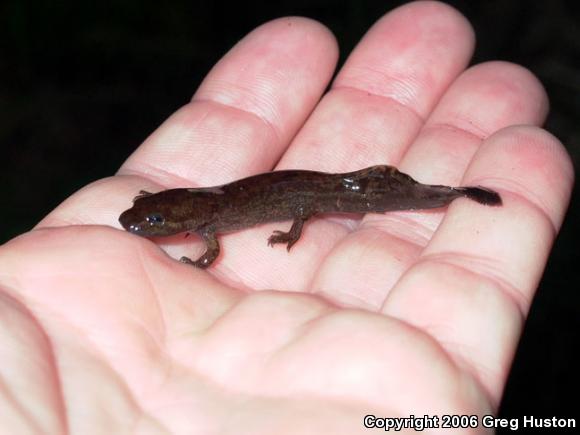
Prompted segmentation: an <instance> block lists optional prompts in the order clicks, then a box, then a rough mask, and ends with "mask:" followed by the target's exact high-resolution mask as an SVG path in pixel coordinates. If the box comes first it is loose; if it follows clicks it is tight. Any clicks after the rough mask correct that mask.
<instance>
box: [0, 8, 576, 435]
mask: <svg viewBox="0 0 580 435" xmlns="http://www.w3.org/2000/svg"><path fill="white" fill-rule="evenodd" d="M473 47H474V35H473V32H472V30H471V28H470V26H469V24H468V23H467V22H466V21H465V19H464V18H463V17H462V16H460V15H459V14H458V13H457V12H456V11H454V10H453V9H451V8H450V7H448V6H445V5H442V4H438V3H414V4H408V5H405V6H403V7H401V8H399V9H396V10H394V11H392V12H391V13H389V14H387V15H386V16H384V17H383V18H382V19H380V20H379V21H378V22H377V23H376V24H375V25H374V26H373V27H372V28H371V29H370V31H369V32H368V33H367V34H366V35H364V36H363V38H362V39H361V42H360V44H359V45H358V46H357V47H356V48H355V50H354V51H353V52H352V53H351V54H350V57H349V58H348V60H347V62H346V63H345V65H344V66H343V68H342V69H341V70H340V71H339V73H338V76H337V77H336V78H335V80H334V81H333V82H332V85H331V88H330V90H329V92H328V93H327V94H326V95H324V96H323V92H324V90H325V88H326V86H327V84H328V83H329V82H330V80H331V78H332V74H333V71H334V68H335V66H336V60H337V53H338V51H337V50H338V48H337V46H336V42H335V40H334V38H333V36H332V35H331V34H330V33H329V31H328V30H327V29H326V28H324V27H323V26H322V25H321V24H319V23H316V22H313V21H310V20H306V19H302V18H286V19H280V20H275V21H272V22H269V23H267V24H265V25H263V26H261V27H259V28H258V29H256V30H254V31H253V32H251V33H250V34H249V35H248V36H246V37H245V38H244V39H243V40H242V41H241V42H240V43H239V44H237V45H236V46H235V47H234V48H233V49H232V50H231V51H230V52H229V53H227V54H226V55H225V56H224V57H223V59H222V60H221V61H220V62H219V63H218V64H217V65H216V66H215V68H213V69H212V70H211V71H210V72H209V74H208V76H207V77H206V79H205V80H204V81H203V83H202V84H201V85H200V87H199V88H198V90H197V91H196V93H195V95H194V97H193V99H192V101H191V103H189V104H187V105H186V106H185V107H183V108H181V109H180V110H179V111H178V112H177V113H175V114H174V115H173V116H171V117H170V118H169V119H168V120H167V121H166V122H165V123H164V124H163V125H162V126H161V127H160V128H159V129H158V130H157V131H155V132H154V133H153V134H152V135H151V136H150V137H149V138H148V139H147V140H146V141H145V142H144V143H143V145H141V146H140V147H139V148H138V149H137V150H136V151H135V152H134V153H133V155H132V156H131V157H130V158H129V159H128V160H127V161H126V162H125V163H124V164H123V165H122V166H121V168H120V169H119V172H118V174H117V175H116V176H114V177H110V178H107V179H103V180H100V181H97V182H95V183H93V184H91V185H89V186H87V187H85V188H84V189H82V190H81V191H79V192H77V193H76V194H74V195H73V196H71V197H70V198H68V199H67V200H66V201H65V202H64V203H63V204H61V205H60V206H59V207H58V208H56V209H55V210H54V211H53V212H52V213H51V214H50V215H48V216H47V217H46V218H45V219H44V220H42V221H41V222H40V223H39V224H38V225H37V227H36V228H35V229H33V230H32V231H31V232H29V233H27V234H24V235H22V236H21V237H18V238H16V239H14V240H12V241H10V242H8V243H6V244H5V245H3V246H2V247H1V248H0V290H1V292H0V310H1V313H0V323H1V325H0V349H2V350H1V355H2V356H1V360H2V364H0V374H1V378H0V379H1V383H0V385H1V388H0V395H1V398H0V400H1V402H0V421H2V425H3V430H6V431H7V432H10V433H33V432H34V433H37V432H41V433H63V432H67V431H70V432H71V433H83V434H86V433H103V430H104V428H105V429H107V431H108V432H110V433H147V434H151V433H200V434H227V433H236V434H245V433H248V434H272V433H276V434H286V433H288V434H290V433H291V434H302V433H323V432H322V431H325V433H333V434H343V433H344V434H356V433H368V431H367V429H365V428H364V426H363V417H364V416H365V415H367V414H374V415H377V416H382V417H393V416H403V417H404V416H409V415H411V414H414V415H423V414H430V415H442V414H477V415H483V414H493V413H495V412H496V411H497V408H498V405H499V403H500V399H501V395H502V392H503V388H504V385H505V381H506V377H507V375H508V373H509V369H510V364H511V362H512V359H513V355H514V350H515V347H516V345H517V342H518V338H519V336H520V333H521V330H522V326H523V322H524V320H525V317H526V315H527V312H528V309H529V306H530V303H531V300H532V297H533V295H534V292H535V290H536V288H537V285H538V282H539V279H540V277H541V274H542V271H543V268H544V266H545V263H546V260H547V257H548V254H549V250H550V248H551V245H552V242H553V240H554V238H555V236H556V235H557V232H558V230H559V228H560V225H561V223H562V220H563V217H564V214H565V211H566V207H567V204H568V200H569V196H570V190H571V185H572V182H573V170H572V166H571V164H570V160H569V157H568V155H567V154H566V152H565V151H564V148H563V147H562V145H561V144H560V143H559V142H558V141H557V139H555V138H554V137H553V136H551V135H550V134H549V133H547V132H546V131H544V130H542V129H541V128H540V125H541V124H542V122H543V121H544V119H545V116H546V113H547V110H548V102H547V98H546V95H545V92H544V90H543V89H542V87H541V85H540V83H539V82H538V81H537V79H535V78H534V77H533V76H532V74H530V73H529V72H528V71H526V70H525V69H524V68H522V67H519V66H516V65H513V64H509V63H500V62H490V63H486V64H481V65H477V66H474V67H471V68H467V64H468V62H469V59H470V56H471V54H472V51H473ZM321 97H322V98H321ZM144 110H146V108H144ZM379 163H382V164H390V165H395V166H397V167H399V168H400V169H401V170H402V171H403V172H406V173H408V174H410V175H412V176H413V177H414V178H416V179H418V180H419V181H421V182H424V183H433V184H447V185H478V184H481V185H485V186H487V187H489V188H492V189H494V190H497V191H498V192H499V193H500V194H501V196H502V199H503V206H502V207H485V206H481V205H478V204H475V203H473V202H471V201H468V200H463V199H459V200H456V201H455V202H454V203H453V204H452V205H451V206H450V207H449V208H448V209H447V210H436V211H431V212H401V213H389V214H384V215H367V216H365V217H363V218H362V219H353V218H352V217H351V218H347V219H345V218H341V217H337V216H330V217H321V218H318V219H315V220H314V221H312V222H309V223H308V224H307V225H306V227H305V230H304V233H303V235H302V238H301V240H300V241H299V242H298V243H297V244H296V245H295V246H294V247H293V249H292V250H291V252H290V253H288V252H287V251H286V249H284V247H281V246H277V247H274V248H272V247H269V246H268V245H267V238H268V236H269V235H270V234H271V233H272V231H273V230H275V229H281V230H287V229H288V228H289V226H290V223H289V222H288V223H278V224H268V225H263V226H260V227H256V228H253V229H249V230H245V231H240V232H237V233H232V234H227V235H224V236H222V237H221V238H220V240H221V243H222V252H221V254H220V257H219V258H218V260H217V261H216V263H215V264H214V265H213V266H212V267H211V268H210V269H208V270H206V271H202V270H197V269H195V268H193V267H191V266H189V265H185V264H181V263H179V262H178V261H176V260H175V258H179V257H180V256H181V255H187V256H189V257H192V258H195V257H196V256H197V255H198V254H200V253H201V250H202V249H203V248H202V244H201V243H200V242H199V240H197V239H196V238H195V237H193V236H192V237H189V238H187V239H185V238H184V237H183V235H181V236H178V237H173V238H171V239H168V240H161V239H160V240H157V241H156V242H158V244H156V243H154V242H153V241H150V240H147V239H144V238H139V237H137V236H134V235H132V234H128V233H126V232H124V231H122V230H121V229H120V225H119V224H118V222H117V218H118V215H119V214H120V213H121V212H122V211H123V210H125V209H126V208H128V207H129V206H130V205H131V198H132V197H133V196H135V195H137V193H138V192H139V190H147V191H150V192H156V191H159V190H162V189H166V188H173V187H184V186H210V185H216V184H220V183H224V182H228V181H231V180H234V179H237V178H241V177H243V176H247V175H250V174H254V173H259V172H264V171H268V170H272V169H273V168H275V169H288V168H306V169H316V170H321V171H329V172H340V171H347V170H355V169H360V168H363V167H367V166H370V165H373V164H379ZM160 246H161V248H163V249H164V250H165V252H164V251H163V250H162V249H161V248H160ZM267 289H270V290H267ZM478 430H482V429H481V428H480V429H478ZM27 431H28V432H27ZM453 432H454V433H458V432H457V431H453Z"/></svg>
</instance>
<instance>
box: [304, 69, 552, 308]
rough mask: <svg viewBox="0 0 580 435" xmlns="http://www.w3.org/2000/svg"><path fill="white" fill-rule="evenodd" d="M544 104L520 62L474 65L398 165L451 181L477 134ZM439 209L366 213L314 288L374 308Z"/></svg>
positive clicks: (537, 114) (539, 116) (534, 113)
mask: <svg viewBox="0 0 580 435" xmlns="http://www.w3.org/2000/svg"><path fill="white" fill-rule="evenodd" d="M547 107H548V101H547V97H546V94H545V92H544V89H543V87H542V85H541V84H540V82H539V81H538V80H537V79H536V78H535V77H534V76H533V75H532V74H530V72H529V71H527V70H525V69H524V68H521V67H519V66H517V65H512V64H509V63H505V62H493V63H487V64H482V65H478V66H475V67H473V68H471V69H469V70H467V71H466V72H464V73H463V74H462V75H461V76H460V77H459V78H458V79H457V80H456V81H455V82H454V83H453V85H452V86H451V87H450V88H449V89H448V91H447V92H446V93H445V94H444V96H443V97H442V99H441V101H440V103H439V104H438V105H437V107H436V108H435V110H434V111H433V113H432V115H431V116H430V117H429V118H428V120H427V122H426V124H425V126H424V127H423V129H422V130H421V132H420V134H419V135H418V137H417V139H416V140H415V141H414V142H413V144H412V145H411V146H410V147H409V149H408V151H407V153H406V154H405V156H404V158H403V159H402V161H401V163H400V165H399V169H401V170H402V171H403V172H405V173H408V174H410V175H412V176H414V177H415V178H416V179H417V180H418V181H420V182H423V183H427V184H447V185H458V184H460V183H461V179H462V177H463V174H464V172H465V169H466V168H467V166H468V164H469V162H470V161H471V159H472V157H473V155H474V154H475V152H476V151H477V149H478V147H479V146H480V144H481V142H482V140H483V139H484V138H486V137H488V136H489V135H490V134H492V133H493V132H494V131H497V130H499V129H501V128H504V127H506V126H509V125H514V124H539V123H541V122H542V121H543V119H544V118H545V116H546V112H547ZM482 176H483V174H482ZM474 182H475V183H476V184H481V181H480V180H474ZM461 184H464V185H465V182H464V183H461ZM443 215H444V211H443V210H438V211H436V210H433V211H418V212H393V213H385V214H370V215H367V216H365V218H364V219H363V222H362V224H361V226H360V227H359V229H358V231H356V232H355V233H352V234H350V235H349V236H348V237H347V238H345V239H344V240H342V242H341V244H340V245H339V246H337V247H336V249H335V250H334V251H333V252H332V254H331V255H329V257H328V258H327V260H326V262H325V264H324V265H323V267H321V270H320V273H319V275H318V276H317V279H316V281H315V282H314V285H315V287H314V290H315V291H316V292H321V293H324V294H325V295H327V296H330V297H332V298H334V299H335V300H339V301H340V302H341V303H343V304H348V305H351V304H354V305H356V306H359V307H364V308H369V309H378V308H379V307H380V306H381V305H382V304H383V302H384V300H385V298H386V297H387V295H388V292H389V290H390V289H391V288H392V287H393V286H394V285H395V284H396V282H397V280H398V279H399V277H400V276H401V275H402V274H403V273H404V272H405V271H406V270H407V269H408V268H409V267H410V266H411V265H412V264H413V263H414V262H415V261H416V259H417V258H418V256H419V255H420V253H421V250H422V249H423V247H424V246H425V244H426V243H427V242H428V240H429V239H430V238H431V235H432V234H433V232H434V231H435V229H436V228H437V226H438V225H439V222H440V221H441V218H442V217H443ZM350 258H356V259H357V261H356V262H353V261H351V260H349V259H350ZM369 277H372V278H370V279H369ZM345 280H349V281H348V282H352V283H353V285H352V286H345V285H344V283H345Z"/></svg>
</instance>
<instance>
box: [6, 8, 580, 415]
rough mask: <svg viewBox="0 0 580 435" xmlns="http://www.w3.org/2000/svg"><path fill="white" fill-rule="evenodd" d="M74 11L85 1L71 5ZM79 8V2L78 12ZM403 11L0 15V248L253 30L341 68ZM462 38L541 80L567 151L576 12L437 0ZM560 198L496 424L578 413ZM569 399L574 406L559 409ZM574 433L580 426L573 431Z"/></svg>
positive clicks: (575, 322) (574, 316) (146, 128)
mask: <svg viewBox="0 0 580 435" xmlns="http://www.w3.org/2000/svg"><path fill="white" fill-rule="evenodd" d="M78 3H84V4H82V6H79V5H78ZM89 3H92V5H90V4H89ZM402 3H405V2H402V1H382V2H370V1H369V2H364V1H360V0H358V1H356V0H351V1H347V0H345V1H331V0H308V1H306V0H295V1H278V2H276V3H275V4H269V5H268V4H267V3H266V2H263V3H262V2H257V1H245V2H239V3H236V5H235V6H233V8H232V7H231V6H230V5H229V4H227V3H225V2H199V1H173V2H169V3H167V4H170V5H171V7H167V6H165V7H164V6H162V5H163V2H156V1H138V0H133V1H130V0H123V1H119V2H116V3H115V4H114V5H109V6H107V5H106V4H103V3H98V4H97V2H94V3H93V2H76V1H72V0H68V1H60V2H53V1H22V0H21V1H18V0H11V1H10V0H9V1H3V2H2V3H0V44H1V45H0V48H1V50H2V53H1V57H0V113H1V115H2V116H1V118H0V144H1V147H2V148H1V149H2V155H1V157H0V180H1V183H0V194H1V198H2V202H1V204H2V205H1V210H2V214H1V216H2V219H3V220H2V225H0V242H5V241H6V240H8V239H10V238H11V237H13V236H15V235H17V234H19V233H21V232H24V231H27V230H28V229H30V228H31V227H32V226H33V225H34V224H35V223H36V222H37V221H38V220H39V219H41V218H42V217H43V216H44V215H45V214H47V213H48V212H49V211H50V210H51V209H53V208H54V207H55V206H57V205H58V204H59V203H60V202H61V201H62V200H63V199H65V198H66V197H67V196H69V195H70V194H71V193H73V192H74V191H75V190H77V189H78V188H80V187H82V186H84V185H85V184H87V183H89V182H91V181H93V180H95V179H98V178H101V177H105V176H108V175H111V174H113V173H114V172H115V171H116V169H117V168H118V166H119V165H120V164H121V163H122V162H123V161H124V159H125V158H126V157H127V156H128V155H129V153H130V152H131V151H132V150H133V149H134V148H135V147H137V146H138V145H139V144H140V143H141V142H142V141H143V139H145V137H146V136H147V135H148V134H149V133H150V132H151V131H153V130H154V129H155V128H156V127H157V126H158V125H159V124H160V123H161V122H163V120H164V119H165V118H167V117H168V116H169V115H170V114H171V113H172V112H173V111H175V110H176V109H177V108H179V107H180V106H181V105H183V104H185V103H186V102H187V101H188V100H189V98H190V97H191V95H192V94H193V93H194V91H195V89H196V87H197V86H198V84H199V83H200V81H201V79H202V78H203V77H204V75H205V74H206V73H207V71H208V70H209V68H211V66H212V65H213V64H214V63H215V62H216V61H217V60H218V59H219V58H220V57H221V56H222V55H223V54H224V53H225V52H226V51H227V50H228V49H229V48H230V47H231V46H232V45H233V44H235V43H236V42H237V41H238V40H239V39H241V38H242V37H243V36H244V35H245V34H246V33H247V32H249V31H250V30H252V29H253V28H254V27H256V26H258V25H259V24H262V23H263V22H265V21H268V20H270V19H272V18H276V17H280V16H284V15H303V16H307V17H311V18H314V19H317V20H319V21H321V22H322V23H324V24H325V25H326V26H328V27H329V28H330V29H331V30H332V32H333V33H334V34H335V35H336V37H337V39H338V41H339V44H340V47H341V63H342V62H343V61H344V59H345V56H346V54H347V53H349V52H350V51H351V49H352V48H353V47H354V45H355V44H356V42H357V41H358V40H359V39H360V37H361V36H362V35H363V34H364V32H365V31H366V30H367V29H368V28H369V26H371V25H372V24H373V22H375V21H376V20H377V19H378V18H380V17H381V16H382V15H383V14H384V13H385V12H387V11H388V10H390V9H392V8H393V7H394V6H397V5H399V4H402ZM447 3H449V4H452V5H453V6H455V7H456V8H458V9H459V10H460V11H461V12H462V13H463V14H464V15H466V16H467V18H468V19H469V20H470V21H471V23H472V24H473V26H474V27H475V30H476V33H477V38H478V39H477V48H476V53H475V58H474V60H473V63H478V62H482V61H487V60H494V59H502V60H508V61H511V62H515V63H519V64H522V65H524V66H525V67H527V68H529V69H530V70H531V71H533V72H534V73H535V74H536V75H537V76H538V77H539V78H540V80H541V81H542V82H543V84H544V85H545V87H546V88H547V90H548V94H549V96H550V98H551V104H552V110H551V114H550V117H549V120H548V122H547V126H546V128H547V129H548V130H549V131H551V132H552V133H554V134H555V135H556V136H557V137H558V138H559V139H560V140H561V141H562V142H563V143H564V144H565V145H566V147H567V148H568V151H569V152H570V154H571V155H572V158H573V160H574V163H575V165H577V163H578V157H579V150H580V126H579V122H578V121H579V119H578V115H579V114H580V110H579V109H580V71H579V69H580V13H579V12H580V11H579V9H580V7H579V4H580V2H575V1H568V2H566V1H550V2H548V1H546V2H544V1H537V2H530V1H518V0H514V1H498V0H495V1H485V2H473V1H449V2H447ZM579 208H580V205H579V201H578V198H577V195H575V197H573V199H572V204H571V208H570V210H569V214H568V217H567V219H566V222H565V224H564V227H563V228H562V232H561V234H560V236H559V238H558V240H557V242H556V245H555V247H554V251H553V253H552V256H551V258H550V261H549V263H548V267H547V269H546V273H545V275H544V278H543V280H542V283H541V286H540V288H539V291H538V294H537V297H536V299H535V301H534V304H533V306H532V309H531V312H530V317H529V321H528V323H527V325H526V329H525V332H524V335H523V338H522V340H521V343H520V347H519V350H518V353H517V357H516V360H515V363H514V366H513V370H512V373H511V376H510V379H509V382H508V385H507V390H506V394H505V397H504V400H503V403H502V406H501V409H500V416H503V417H512V416H513V417H516V416H517V417H521V416H523V415H535V416H543V417H552V416H560V417H572V416H575V415H576V414H577V413H578V391H579V387H580V382H579V379H580V376H579V374H578V367H580V364H579V361H578V359H577V358H576V359H575V358H574V357H573V356H572V355H573V352H574V350H575V351H576V352H577V351H578V349H579V348H580V339H579V337H580V332H579V331H580V308H579V306H580V305H579V302H580V297H579V293H578V291H577V290H578V279H577V276H578V275H577V273H575V272H576V271H575V270H574V264H578V256H577V254H576V249H577V248H578V246H579V245H580V239H579V235H578V225H577V224H576V222H577V221H578V216H579V211H580V210H579ZM571 397H573V398H574V399H570V398H571ZM578 423H580V421H578Z"/></svg>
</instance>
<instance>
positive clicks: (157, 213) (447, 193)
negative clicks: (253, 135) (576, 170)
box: [119, 165, 501, 268]
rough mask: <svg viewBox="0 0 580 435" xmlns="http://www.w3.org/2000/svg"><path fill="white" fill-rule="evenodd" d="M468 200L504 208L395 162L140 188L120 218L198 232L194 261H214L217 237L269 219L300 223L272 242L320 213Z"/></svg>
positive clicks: (476, 190) (162, 232) (485, 195)
mask: <svg viewBox="0 0 580 435" xmlns="http://www.w3.org/2000/svg"><path fill="white" fill-rule="evenodd" d="M460 197H466V198H469V199H472V200H474V201H477V202H479V203H481V204H485V205H501V198H500V196H499V195H498V194H497V193H496V192H494V191H492V190H489V189H485V188H482V187H448V186H434V185H427V184H421V183H418V182H417V181H415V180H414V179H413V178H411V177H410V176H409V175H406V174H403V173H402V172H399V171H398V170H397V169H396V168H394V167H392V166H386V165H380V166H371V167H370V168H366V169H361V170H359V171H354V172H347V173H342V174H329V173H324V172H316V171H303V170H287V171H275V172H267V173H265V174H258V175H253V176H251V177H247V178H243V179H241V180H238V181H234V182H232V183H228V184H224V185H222V186H215V187H208V188H191V189H188V188H181V189H169V190H164V191H162V192H159V193H149V192H145V191H141V192H140V194H139V195H138V196H136V197H135V198H134V199H133V207H131V208H130V209H129V210H126V211H124V212H123V213H122V214H121V216H120V217H119V222H120V223H121V225H122V226H123V228H125V229H126V230H127V231H129V232H131V233H134V234H137V235H140V236H170V235H173V234H177V233H181V232H188V233H189V232H194V233H197V234H199V235H200V236H201V238H202V239H203V240H204V241H205V243H206V245H207V250H206V252H205V253H204V254H203V255H202V256H201V257H199V258H198V259H197V260H195V261H192V260H190V259H189V258H187V257H181V260H180V261H182V262H184V263H188V264H191V265H193V266H196V267H200V268H206V267H208V266H209V265H211V264H212V263H213V262H214V260H215V259H216V258H217V256H218V255H219V252H220V245H219V243H218V240H217V237H216V234H217V233H220V232H224V231H234V230H240V229H242V228H248V227H251V226H254V225H257V224H261V223H264V222H273V221H284V220H293V223H292V227H291V228H290V231H288V232H283V231H274V233H273V234H272V235H271V236H270V238H269V239H268V244H269V245H271V246H273V245H274V244H276V243H286V247H287V249H288V250H290V248H291V247H292V245H294V244H295V243H296V242H297V241H298V239H299V238H300V234H301V233H302V227H303V226H304V223H305V222H306V221H307V220H308V219H310V218H311V217H312V216H314V215H317V214H320V213H380V212H386V211H393V210H415V209H430V208H438V207H442V206H445V205H447V204H449V203H450V202H451V201H453V200H454V199H456V198H460Z"/></svg>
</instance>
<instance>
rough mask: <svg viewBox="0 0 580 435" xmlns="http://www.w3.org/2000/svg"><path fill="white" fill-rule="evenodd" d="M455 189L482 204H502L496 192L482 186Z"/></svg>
mask: <svg viewBox="0 0 580 435" xmlns="http://www.w3.org/2000/svg"><path fill="white" fill-rule="evenodd" d="M456 190H458V191H460V192H461V193H463V194H464V195H465V196H466V197H467V198H469V199H472V200H474V201H477V202H479V203H480V204H483V205H492V206H499V205H501V204H502V202H501V197H500V196H499V194H498V193H497V192H494V191H493V190H490V189H486V188H484V187H457V188H456Z"/></svg>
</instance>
